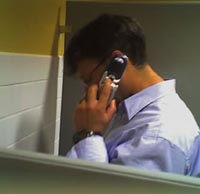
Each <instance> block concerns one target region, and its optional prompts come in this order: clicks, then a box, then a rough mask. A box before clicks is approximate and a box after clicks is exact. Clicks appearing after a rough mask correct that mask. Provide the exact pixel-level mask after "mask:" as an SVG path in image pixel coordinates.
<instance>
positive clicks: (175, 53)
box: [60, 1, 200, 155]
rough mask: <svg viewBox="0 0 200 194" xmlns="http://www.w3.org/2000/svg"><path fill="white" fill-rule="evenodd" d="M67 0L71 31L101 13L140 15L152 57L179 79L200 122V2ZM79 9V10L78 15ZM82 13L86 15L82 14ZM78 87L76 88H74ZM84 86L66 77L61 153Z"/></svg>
mask: <svg viewBox="0 0 200 194" xmlns="http://www.w3.org/2000/svg"><path fill="white" fill-rule="evenodd" d="M100 2H101V1H99V2H84V3H83V2H82V1H81V2H80V1H68V2H67V25H68V26H69V28H70V29H71V33H68V34H67V39H66V42H67V41H68V39H70V37H71V35H72V34H73V32H74V31H76V30H77V29H78V28H80V27H81V26H83V25H84V24H86V23H87V22H88V21H90V20H92V19H93V18H95V17H96V16H97V15H99V14H101V13H106V12H108V13H115V14H125V15H128V16H131V17H134V18H136V19H137V20H138V21H139V22H140V23H141V24H142V26H143V28H144V31H145V34H146V39H147V53H148V61H149V63H150V64H152V65H153V67H154V68H155V69H156V70H157V71H158V72H159V73H160V74H161V75H162V76H164V77H173V78H176V79H177V91H178V93H179V94H180V96H181V98H182V99H183V100H184V101H185V102H186V104H187V105H188V107H189V108H190V109H191V110H192V112H193V113H194V116H195V117H196V119H197V121H198V123H199V124H200V111H199V99H200V92H199V90H198V88H199V72H200V66H199V63H200V55H199V50H200V38H199V34H200V25H199V18H200V3H197V2H196V3H194V2H192V1H188V2H187V3H186V2H185V3H181V2H179V3H178V2H175V3H174V2H172V3H170V1H166V2H157V1H155V2H154V3H148V2H146V3H144V2H139V1H138V2H137V1H135V2H131V1H126V3H123V2H125V1H120V2H119V1H116V2H113V1H109V2H105V1H104V2H101V3H100ZM77 13H79V14H78V15H77ZM79 15H84V17H82V18H81V20H80V17H79ZM71 87H74V88H76V89H75V90H73V91H72V90H71V89H70V88H71ZM81 92H82V87H81V86H80V83H79V81H78V80H74V79H72V78H69V77H64V87H63V98H64V99H65V101H63V108H62V122H61V142H60V153H61V154H63V155H65V153H66V151H67V150H68V149H69V148H70V147H71V137H72V134H73V132H74V131H73V128H74V125H73V122H72V121H73V119H72V115H73V114H72V112H73V111H74V107H75V105H76V103H77V101H78V99H79V97H80V94H81Z"/></svg>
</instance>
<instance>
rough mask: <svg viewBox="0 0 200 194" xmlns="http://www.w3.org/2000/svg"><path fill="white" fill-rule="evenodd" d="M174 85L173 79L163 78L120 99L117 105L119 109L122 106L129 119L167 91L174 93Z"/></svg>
mask: <svg viewBox="0 0 200 194" xmlns="http://www.w3.org/2000/svg"><path fill="white" fill-rule="evenodd" d="M175 85H176V80H175V79H171V80H165V81H163V82H160V83H157V84H155V85H153V86H150V87H148V88H146V89H144V90H142V91H140V92H138V93H136V94H134V95H132V96H130V97H129V98H127V99H125V100H124V101H122V103H120V105H119V109H121V108H120V107H124V108H125V112H126V114H127V119H128V120H130V119H131V118H132V117H133V116H135V115H136V114H137V113H138V112H139V111H140V110H141V109H143V108H144V107H145V106H147V105H148V104H150V103H152V102H153V101H155V100H156V99H158V98H161V97H163V96H166V95H167V94H168V93H175V92H176V90H175Z"/></svg>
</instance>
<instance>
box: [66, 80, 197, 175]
mask: <svg viewBox="0 0 200 194" xmlns="http://www.w3.org/2000/svg"><path fill="white" fill-rule="evenodd" d="M67 157H72V158H80V159H85V160H89V161H95V162H105V163H114V164H122V165H126V166H132V167H136V168H142V169H148V170H156V171H165V172H171V173H179V174H184V175H190V176H200V131H199V127H198V125H197V123H196V121H195V119H194V117H193V115H192V113H191V112H190V110H189V109H188V107H187V106H186V105H185V103H184V102H183V101H182V100H181V99H180V97H179V96H178V94H177V93H176V91H175V80H167V81H163V82H160V83H158V84H155V85H153V86H150V87H148V88H146V89H144V90H142V91H141V92H139V93H137V94H135V95H133V96H131V97H129V98H127V99H126V100H124V101H123V102H121V103H120V105H119V107H118V111H117V113H116V114H115V115H114V117H113V118H112V120H111V121H110V123H109V125H108V127H107V129H106V130H105V133H104V135H103V138H102V137H100V136H92V137H88V138H86V139H84V140H82V141H80V142H79V143H77V144H76V145H74V146H73V147H72V149H71V150H70V151H69V152H68V154H67Z"/></svg>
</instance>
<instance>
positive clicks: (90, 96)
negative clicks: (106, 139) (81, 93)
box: [86, 84, 98, 102]
mask: <svg viewBox="0 0 200 194" xmlns="http://www.w3.org/2000/svg"><path fill="white" fill-rule="evenodd" d="M97 91H98V86H97V85H96V84H94V85H91V86H90V87H89V88H88V91H87V94H86V101H87V102H92V101H96V100H97Z"/></svg>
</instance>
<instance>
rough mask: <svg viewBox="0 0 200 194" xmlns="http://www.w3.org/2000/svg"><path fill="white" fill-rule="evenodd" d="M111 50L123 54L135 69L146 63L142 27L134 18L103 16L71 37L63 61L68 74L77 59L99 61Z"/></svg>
mask: <svg viewBox="0 0 200 194" xmlns="http://www.w3.org/2000/svg"><path fill="white" fill-rule="evenodd" d="M113 50H120V51H122V52H123V53H124V54H126V55H127V56H128V57H129V59H130V60H131V61H132V62H133V63H134V64H135V66H138V67H141V66H143V65H144V64H145V62H146V44H145V36H144V32H143V29H142V27H141V26H140V24H139V23H137V22H136V21H135V20H134V19H132V18H130V17H127V16H122V15H112V14H103V15H100V16H99V17H97V18H96V19H95V20H93V21H91V22H90V23H88V24H87V25H86V26H84V27H83V28H81V29H80V30H79V31H78V32H76V33H75V34H74V36H73V37H72V39H71V40H70V41H69V44H68V47H67V48H66V50H65V55H64V62H65V66H67V67H66V68H67V70H68V73H70V74H73V73H75V72H76V71H77V63H78V61H79V60H81V59H86V58H93V59H97V60H102V58H104V57H106V56H110V55H111V53H112V51H113Z"/></svg>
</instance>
